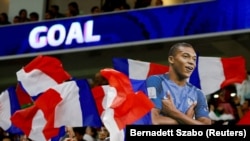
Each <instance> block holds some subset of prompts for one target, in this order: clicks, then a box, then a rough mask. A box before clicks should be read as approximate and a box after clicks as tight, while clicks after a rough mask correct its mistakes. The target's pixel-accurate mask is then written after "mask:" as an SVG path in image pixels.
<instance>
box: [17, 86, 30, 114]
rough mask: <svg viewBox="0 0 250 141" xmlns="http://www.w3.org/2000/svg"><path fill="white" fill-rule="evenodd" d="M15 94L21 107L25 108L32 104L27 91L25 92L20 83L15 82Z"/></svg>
mask: <svg viewBox="0 0 250 141" xmlns="http://www.w3.org/2000/svg"><path fill="white" fill-rule="evenodd" d="M16 95H17V99H18V102H19V105H20V106H21V108H22V109H23V108H26V107H29V106H31V105H32V104H33V100H32V98H31V97H30V95H29V94H28V93H26V92H25V91H24V90H23V89H22V87H21V85H20V83H17V87H16Z"/></svg>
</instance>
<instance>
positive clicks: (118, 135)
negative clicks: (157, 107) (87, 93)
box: [92, 68, 154, 141]
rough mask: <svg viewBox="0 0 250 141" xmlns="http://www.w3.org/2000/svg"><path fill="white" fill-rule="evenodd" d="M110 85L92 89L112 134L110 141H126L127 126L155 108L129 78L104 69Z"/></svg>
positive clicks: (99, 110)
mask: <svg viewBox="0 0 250 141" xmlns="http://www.w3.org/2000/svg"><path fill="white" fill-rule="evenodd" d="M100 73H101V75H102V76H103V77H105V78H106V79H107V80H108V82H109V85H103V86H97V87H94V88H92V93H93V95H94V98H95V102H96V105H97V109H98V112H99V114H100V116H101V119H102V122H103V124H104V125H105V127H106V128H107V129H108V130H109V132H110V141H124V140H125V133H124V130H125V128H126V125H130V124H133V123H134V122H136V121H137V120H139V119H140V118H142V117H143V116H145V115H146V114H147V113H149V112H150V111H151V109H152V108H153V106H154V105H153V103H152V102H151V101H150V100H149V99H148V97H147V96H146V95H145V94H144V93H143V92H142V91H137V92H135V91H134V90H133V88H132V85H131V82H130V80H129V78H128V77H127V76H126V75H124V74H123V73H121V72H119V71H116V70H114V69H109V68H107V69H102V70H101V71H100Z"/></svg>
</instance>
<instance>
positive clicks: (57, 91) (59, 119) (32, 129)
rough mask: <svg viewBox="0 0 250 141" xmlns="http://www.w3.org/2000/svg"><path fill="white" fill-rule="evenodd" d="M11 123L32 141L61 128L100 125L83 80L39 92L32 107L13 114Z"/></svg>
mask: <svg viewBox="0 0 250 141" xmlns="http://www.w3.org/2000/svg"><path fill="white" fill-rule="evenodd" d="M11 120H12V122H13V124H14V125H16V126H17V127H19V128H20V129H22V131H24V133H25V134H26V135H28V137H29V138H31V139H33V140H48V139H50V138H52V137H55V136H56V135H57V134H58V133H59V128H60V127H62V126H71V127H77V126H94V127H100V126H101V119H100V117H99V114H98V112H97V108H96V105H95V101H94V98H93V95H92V93H91V89H90V86H89V84H88V81H87V80H85V79H84V80H75V81H67V82H64V83H61V84H58V85H55V86H53V87H51V88H49V89H48V90H47V91H45V92H44V93H42V94H41V95H40V96H39V97H38V98H37V100H36V101H35V102H34V105H33V106H31V107H28V108H26V109H22V110H20V111H17V112H16V113H15V114H14V115H13V116H12V117H11Z"/></svg>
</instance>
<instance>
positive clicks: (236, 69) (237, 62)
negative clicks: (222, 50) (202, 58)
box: [221, 56, 247, 88]
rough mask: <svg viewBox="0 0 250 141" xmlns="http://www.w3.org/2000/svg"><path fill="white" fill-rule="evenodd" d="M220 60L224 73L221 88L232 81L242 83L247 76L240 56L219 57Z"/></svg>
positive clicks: (244, 63) (244, 64)
mask: <svg viewBox="0 0 250 141" xmlns="http://www.w3.org/2000/svg"><path fill="white" fill-rule="evenodd" d="M221 62H222V65H223V69H224V75H225V81H224V82H222V84H221V87H222V88H223V87H224V86H227V85H230V84H233V83H242V82H243V81H244V80H245V79H246V78H247V72H246V62H245V59H244V58H243V57H242V56H237V57H231V58H221Z"/></svg>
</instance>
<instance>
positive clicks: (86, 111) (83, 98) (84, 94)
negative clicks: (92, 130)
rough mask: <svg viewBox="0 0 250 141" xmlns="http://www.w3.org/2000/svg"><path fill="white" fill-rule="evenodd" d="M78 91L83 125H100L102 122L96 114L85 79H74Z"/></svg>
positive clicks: (93, 101)
mask: <svg viewBox="0 0 250 141" xmlns="http://www.w3.org/2000/svg"><path fill="white" fill-rule="evenodd" d="M76 83H77V86H78V87H79V89H80V91H79V94H80V97H79V100H80V104H81V109H82V117H83V126H93V127H101V125H102V122H101V118H100V116H99V114H98V110H97V107H96V104H95V100H94V97H93V95H92V92H91V88H90V85H89V83H88V81H87V80H86V79H82V80H76Z"/></svg>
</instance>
